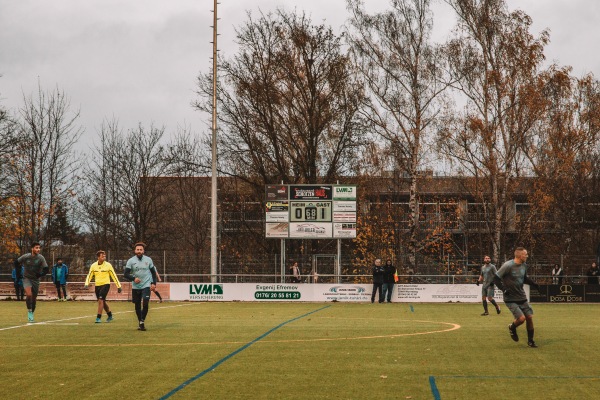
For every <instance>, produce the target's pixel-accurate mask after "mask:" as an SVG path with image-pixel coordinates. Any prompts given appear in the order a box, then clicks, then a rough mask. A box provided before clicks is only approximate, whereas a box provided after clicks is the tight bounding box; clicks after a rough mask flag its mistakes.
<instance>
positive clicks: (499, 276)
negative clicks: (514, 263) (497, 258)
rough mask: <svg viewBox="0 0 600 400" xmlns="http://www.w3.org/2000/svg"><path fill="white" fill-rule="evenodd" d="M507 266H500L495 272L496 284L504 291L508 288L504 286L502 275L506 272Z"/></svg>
mask: <svg viewBox="0 0 600 400" xmlns="http://www.w3.org/2000/svg"><path fill="white" fill-rule="evenodd" d="M506 270H507V268H503V267H500V269H499V270H498V271H496V273H495V274H494V285H496V287H497V288H498V289H500V290H502V291H504V290H506V288H505V287H504V282H503V281H502V277H503V276H504V274H505V273H506Z"/></svg>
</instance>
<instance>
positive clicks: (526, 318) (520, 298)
mask: <svg viewBox="0 0 600 400" xmlns="http://www.w3.org/2000/svg"><path fill="white" fill-rule="evenodd" d="M527 257H529V256H528V254H527V250H526V249H525V248H523V247H517V248H516V249H515V258H514V259H513V260H509V261H507V262H505V263H504V264H502V266H501V267H500V269H499V270H498V273H497V275H496V278H494V282H495V283H496V286H498V287H499V288H500V289H501V290H502V291H503V293H504V304H506V306H507V307H508V309H509V310H510V311H511V312H512V314H513V316H514V317H515V320H514V321H513V323H512V324H510V325H509V326H508V332H509V333H510V337H511V338H512V340H514V341H515V342H518V341H519V336H518V335H517V327H518V326H519V325H521V324H523V322H526V326H527V345H528V346H529V347H534V348H535V347H538V346H537V345H536V344H535V341H534V340H533V333H534V331H533V309H532V308H531V306H530V305H529V303H528V302H527V295H526V294H525V290H523V284H524V283H527V284H528V285H530V286H531V287H533V288H535V289H538V290H539V286H538V285H537V283H535V282H534V281H532V280H531V279H530V278H529V277H528V276H527V264H526V262H527Z"/></svg>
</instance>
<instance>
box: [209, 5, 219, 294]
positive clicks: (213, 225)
mask: <svg viewBox="0 0 600 400" xmlns="http://www.w3.org/2000/svg"><path fill="white" fill-rule="evenodd" d="M217 4H218V3H217V0H214V9H213V42H212V43H213V65H212V68H213V96H212V180H211V183H212V185H211V191H210V196H211V197H210V281H211V282H212V283H216V281H217V245H218V244H217V21H218V18H217Z"/></svg>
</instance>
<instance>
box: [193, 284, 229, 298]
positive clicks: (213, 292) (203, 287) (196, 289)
mask: <svg viewBox="0 0 600 400" xmlns="http://www.w3.org/2000/svg"><path fill="white" fill-rule="evenodd" d="M189 295H190V297H189V300H223V285H222V284H212V283H211V284H207V283H190V284H189Z"/></svg>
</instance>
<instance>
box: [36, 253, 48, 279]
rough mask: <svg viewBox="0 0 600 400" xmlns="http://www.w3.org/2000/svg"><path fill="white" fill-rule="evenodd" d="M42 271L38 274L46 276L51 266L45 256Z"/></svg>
mask: <svg viewBox="0 0 600 400" xmlns="http://www.w3.org/2000/svg"><path fill="white" fill-rule="evenodd" d="M42 260H43V262H42V272H41V273H39V274H38V276H39V277H40V278H41V277H42V276H46V275H47V274H48V271H49V268H48V263H47V262H46V259H45V258H44V256H42Z"/></svg>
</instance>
